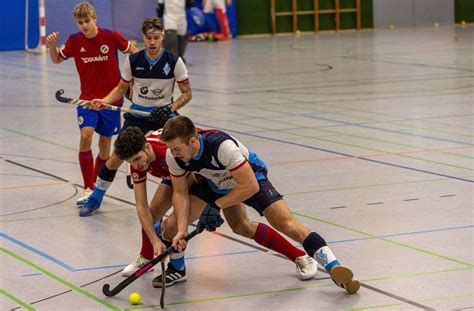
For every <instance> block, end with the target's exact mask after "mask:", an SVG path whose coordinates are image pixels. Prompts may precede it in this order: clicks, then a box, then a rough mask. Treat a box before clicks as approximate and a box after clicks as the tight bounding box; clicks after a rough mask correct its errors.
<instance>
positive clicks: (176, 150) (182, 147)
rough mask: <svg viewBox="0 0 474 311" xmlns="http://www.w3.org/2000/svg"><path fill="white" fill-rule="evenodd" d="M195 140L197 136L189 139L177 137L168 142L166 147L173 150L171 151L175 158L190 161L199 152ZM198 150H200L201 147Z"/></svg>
mask: <svg viewBox="0 0 474 311" xmlns="http://www.w3.org/2000/svg"><path fill="white" fill-rule="evenodd" d="M195 140H196V137H191V138H190V139H189V141H183V140H181V139H180V138H175V139H173V140H170V141H168V142H166V147H168V149H170V150H171V153H172V154H173V156H174V157H175V158H178V159H180V160H181V161H183V162H189V161H191V159H192V158H193V157H194V156H196V155H197V152H195V148H196V146H195ZM197 151H198V152H199V149H198V150H197ZM195 153H196V154H195Z"/></svg>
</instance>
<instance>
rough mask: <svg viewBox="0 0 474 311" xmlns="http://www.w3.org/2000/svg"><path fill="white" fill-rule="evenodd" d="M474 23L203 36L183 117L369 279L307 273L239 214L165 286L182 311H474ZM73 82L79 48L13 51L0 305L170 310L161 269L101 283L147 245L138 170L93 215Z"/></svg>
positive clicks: (193, 246) (6, 94)
mask: <svg viewBox="0 0 474 311" xmlns="http://www.w3.org/2000/svg"><path fill="white" fill-rule="evenodd" d="M473 34H474V28H473V27H468V28H466V29H462V28H460V27H458V28H455V27H448V26H445V27H441V28H439V29H435V28H418V29H395V30H393V31H390V30H376V31H372V30H369V31H361V32H353V31H350V32H340V33H334V32H328V33H319V34H317V35H314V34H303V35H302V36H300V37H296V36H277V37H261V38H249V39H237V40H233V41H231V42H219V43H207V42H205V43H194V44H189V49H188V51H187V60H188V62H189V63H190V64H191V66H190V68H189V72H190V79H191V84H192V87H193V96H194V97H193V100H192V102H191V103H190V104H188V106H187V107H186V108H185V109H183V110H182V111H181V112H182V114H185V115H187V116H190V117H191V118H192V119H193V120H194V121H195V122H196V123H197V124H198V125H199V126H200V127H205V128H207V127H213V128H218V129H222V130H225V131H227V132H229V133H230V134H232V135H234V136H236V137H237V138H238V139H239V140H241V141H242V142H244V143H245V144H247V146H249V147H250V148H251V149H253V150H254V151H256V152H257V153H258V154H259V155H261V157H262V159H263V160H264V161H266V163H267V164H268V166H269V169H270V178H271V180H272V181H273V183H274V184H275V186H276V187H277V189H279V190H280V191H281V192H282V193H283V194H285V198H286V200H287V202H288V204H289V206H290V208H291V209H292V211H293V213H294V216H295V217H296V218H297V219H298V220H300V221H301V222H302V223H304V224H305V225H307V226H308V227H310V228H313V229H314V230H316V231H318V232H320V233H321V234H322V235H323V236H324V237H325V238H326V240H327V241H328V243H329V245H330V246H331V247H332V248H333V250H334V252H335V253H336V255H338V257H339V259H340V260H341V261H342V262H343V263H345V264H347V265H349V266H350V267H351V268H352V269H353V270H354V272H355V273H356V275H357V277H358V278H359V279H360V281H361V284H362V287H361V289H360V291H359V293H358V294H357V295H353V296H349V295H346V294H345V292H344V291H343V290H341V289H340V288H338V287H336V286H334V285H333V284H332V281H331V280H330V279H328V276H327V274H325V273H323V272H320V273H319V275H317V277H316V278H315V279H313V280H310V281H305V282H303V281H300V280H298V279H297V277H296V273H295V267H294V266H293V263H291V262H289V261H287V260H284V259H282V258H280V257H279V256H275V254H273V253H272V252H267V251H266V250H263V249H261V248H260V247H258V246H257V245H256V244H255V243H254V242H253V241H250V240H247V239H245V238H242V237H239V236H236V235H234V234H233V233H232V232H231V231H230V229H229V227H228V226H227V225H226V224H225V225H223V226H222V228H221V229H219V232H218V233H214V234H213V233H208V232H204V233H202V234H201V235H199V236H197V237H196V238H195V239H194V240H192V242H191V243H190V246H189V247H188V250H187V256H188V261H187V269H188V281H187V282H186V283H181V284H177V285H175V286H173V287H170V288H168V289H167V291H166V309H168V310H226V311H231V310H256V309H258V310H368V309H370V310H385V309H388V310H420V309H425V310H433V309H436V310H467V309H473V308H474V284H473V283H474V281H473V280H474V273H473V267H474V251H473V245H474V241H473V206H474V204H473V198H474V195H473V190H474V187H473V181H474V171H473V170H474V161H473V157H474V154H473V147H474V141H473V137H474V131H473V129H474V122H473V113H474V111H473V102H474V65H473V55H474V39H473ZM61 88H63V89H65V91H66V92H65V95H66V96H70V97H77V96H78V94H79V86H78V79H77V74H76V71H75V67H74V63H73V61H68V62H66V63H64V64H62V65H54V64H52V63H51V62H50V61H49V59H48V58H47V56H36V55H32V54H26V53H25V52H22V51H14V52H2V53H0V89H1V97H0V101H1V132H0V133H1V155H0V156H1V161H0V163H1V164H0V165H1V166H0V169H1V189H0V193H1V215H0V216H1V217H0V225H1V229H0V241H1V248H0V250H1V252H0V260H1V261H0V264H1V268H0V275H1V286H0V287H1V288H2V289H1V294H2V295H0V309H1V310H17V309H20V308H25V309H29V310H33V309H38V310H107V309H113V310H116V309H125V308H130V307H131V306H130V304H129V302H128V296H129V295H130V293H132V292H138V293H140V294H141V296H142V303H141V304H140V305H139V306H137V307H135V308H134V309H143V310H153V309H154V310H158V309H159V297H160V290H158V289H154V288H152V287H151V280H152V278H153V277H154V275H156V273H157V271H155V272H153V273H148V274H146V275H144V276H143V277H141V278H140V279H138V280H137V281H135V282H134V283H132V284H131V285H130V286H129V287H127V288H126V289H124V290H123V292H121V293H120V294H119V295H117V296H115V297H113V298H108V297H105V296H104V295H103V294H102V291H101V288H102V285H103V284H105V283H109V284H111V285H112V286H115V285H117V284H118V283H119V282H120V281H122V280H123V278H122V277H121V275H120V273H119V271H120V270H121V269H122V268H123V267H124V266H125V265H126V264H128V263H129V262H131V261H132V260H133V259H135V258H136V256H137V255H138V252H139V247H140V225H139V222H138V219H137V216H136V213H135V210H134V204H133V202H134V198H133V192H132V191H130V190H128V189H127V188H126V184H125V179H124V176H125V174H124V169H123V167H122V169H121V172H120V173H119V174H118V178H117V179H116V182H115V183H114V184H113V185H112V187H111V189H110V191H109V192H108V194H109V195H108V197H107V198H106V199H105V201H104V203H103V206H102V207H101V209H100V211H99V212H97V213H96V215H94V216H92V217H88V218H79V217H78V210H77V208H76V207H75V199H76V198H77V197H78V195H79V194H80V193H81V192H82V189H81V185H82V178H81V175H80V172H79V166H78V161H77V153H78V149H77V148H78V141H79V137H78V130H77V125H76V121H75V109H74V107H72V106H69V105H67V104H61V103H58V102H56V101H55V98H54V93H55V91H56V90H58V89H61ZM94 145H95V143H94ZM94 148H95V147H94ZM94 151H95V152H96V151H97V149H94ZM155 186H156V181H155V183H154V184H153V183H150V187H149V190H150V191H151V190H152V189H153V188H154V187H155ZM150 188H151V189H150ZM250 213H251V217H252V218H253V219H255V220H261V219H260V218H259V217H258V215H257V214H256V213H255V212H253V211H250ZM190 230H191V228H190ZM298 246H299V245H298Z"/></svg>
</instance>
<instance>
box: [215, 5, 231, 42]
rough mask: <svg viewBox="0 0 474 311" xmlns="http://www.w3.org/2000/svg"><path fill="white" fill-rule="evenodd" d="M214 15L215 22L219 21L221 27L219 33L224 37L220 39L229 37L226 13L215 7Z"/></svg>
mask: <svg viewBox="0 0 474 311" xmlns="http://www.w3.org/2000/svg"><path fill="white" fill-rule="evenodd" d="M216 17H217V22H218V23H219V27H220V28H221V34H222V35H223V37H224V38H223V39H222V40H227V39H229V34H230V29H229V20H228V18H227V14H226V13H224V11H223V10H222V9H216Z"/></svg>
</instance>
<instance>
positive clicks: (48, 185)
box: [0, 181, 65, 191]
mask: <svg viewBox="0 0 474 311" xmlns="http://www.w3.org/2000/svg"><path fill="white" fill-rule="evenodd" d="M64 184H65V182H63V181H61V182H55V183H48V184H32V185H17V186H9V187H0V191H4V190H16V189H26V188H42V187H51V186H57V185H64Z"/></svg>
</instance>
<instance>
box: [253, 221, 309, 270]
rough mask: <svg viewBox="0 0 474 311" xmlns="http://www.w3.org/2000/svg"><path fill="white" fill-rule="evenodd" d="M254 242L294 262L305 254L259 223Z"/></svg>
mask: <svg viewBox="0 0 474 311" xmlns="http://www.w3.org/2000/svg"><path fill="white" fill-rule="evenodd" d="M253 239H254V240H255V242H257V243H258V244H260V245H262V246H265V247H266V248H269V249H271V250H274V251H275V252H277V253H280V254H283V255H285V256H286V257H288V258H289V259H290V260H291V261H293V262H294V261H295V260H296V257H300V256H303V255H305V254H306V253H305V252H304V251H302V250H301V249H299V248H297V247H295V246H293V245H292V244H291V243H290V242H288V241H287V240H286V239H285V238H284V237H283V236H282V235H281V234H279V233H278V232H276V231H275V230H274V229H273V228H272V227H270V226H267V225H265V224H262V223H259V224H258V227H257V232H255V236H254V237H253Z"/></svg>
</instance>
